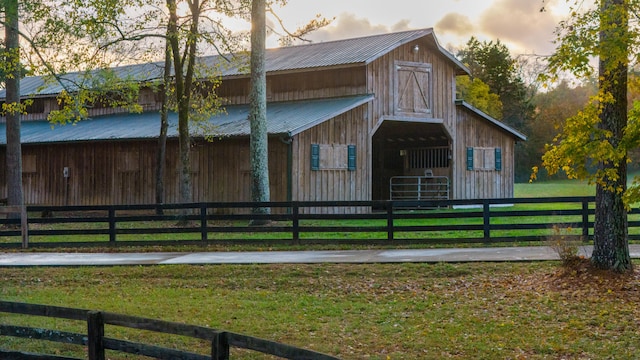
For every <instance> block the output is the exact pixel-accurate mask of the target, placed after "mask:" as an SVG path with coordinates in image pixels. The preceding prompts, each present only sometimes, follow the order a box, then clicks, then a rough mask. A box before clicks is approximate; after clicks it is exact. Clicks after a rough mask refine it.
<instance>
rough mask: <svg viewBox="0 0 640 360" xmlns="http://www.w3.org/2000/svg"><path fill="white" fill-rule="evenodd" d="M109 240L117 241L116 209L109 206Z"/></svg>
mask: <svg viewBox="0 0 640 360" xmlns="http://www.w3.org/2000/svg"><path fill="white" fill-rule="evenodd" d="M109 242H116V210H115V209H114V208H113V207H110V208H109Z"/></svg>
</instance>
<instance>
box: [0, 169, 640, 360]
mask: <svg viewBox="0 0 640 360" xmlns="http://www.w3.org/2000/svg"><path fill="white" fill-rule="evenodd" d="M591 188H592V187H591V186H588V185H586V184H582V185H581V186H578V184H577V183H575V182H571V183H568V182H558V183H555V184H554V183H535V184H518V185H517V186H516V195H517V196H519V197H535V196H573V195H590V194H591V193H589V192H588V191H589V189H591ZM585 191H587V193H585ZM521 221H522V220H521ZM135 249H136V250H140V249H139V248H135ZM150 250H154V251H159V250H167V249H165V248H162V249H150ZM636 266H638V263H636ZM0 282H1V283H2V287H1V288H0V299H2V300H7V301H20V302H30V303H38V304H47V305H56V306H64V307H76V308H85V309H100V310H106V311H112V312H118V313H124V314H129V315H136V316H143V317H149V318H155V319H163V320H168V321H177V322H184V323H189V324H194V325H201V326H208V327H212V328H218V329H224V330H228V331H234V332H239V333H243V334H247V335H251V336H257V337H261V338H265V339H269V340H274V341H278V342H283V343H287V344H291V345H295V346H299V347H304V348H308V349H312V350H316V351H320V352H324V353H328V354H331V355H335V356H338V357H341V358H343V359H383V360H384V359H446V358H454V359H634V358H637V353H638V351H639V349H638V344H640V333H639V332H638V326H640V307H638V306H637V304H638V303H640V272H638V271H636V272H635V273H634V274H630V275H627V276H624V277H617V276H612V275H611V274H607V273H601V272H597V271H594V270H590V269H588V268H586V267H584V266H577V267H575V268H573V269H564V268H562V267H561V266H560V265H559V263H557V262H524V263H469V264H363V265H344V264H321V265H206V266H187V265H162V266H132V267H97V266H96V267H30V268H0ZM0 323H3V324H4V323H10V324H29V325H36V326H40V327H45V328H55V329H58V330H67V331H78V332H84V331H85V330H84V328H85V327H86V324H84V323H75V322H71V321H64V320H51V319H45V318H33V317H23V316H14V315H9V314H4V313H0ZM106 335H107V336H110V337H118V338H127V339H129V340H131V341H144V342H151V343H157V344H162V345H163V346H168V347H176V348H179V349H188V350H190V351H194V352H199V353H203V354H206V353H207V352H208V344H203V343H198V342H191V341H190V340H185V339H182V338H176V337H166V336H160V335H157V334H154V333H149V332H140V333H139V332H132V331H128V330H124V329H122V328H117V327H108V328H107V334H106ZM140 337H142V338H140ZM0 347H1V348H3V349H20V350H23V351H33V352H46V353H55V354H58V355H71V356H79V357H82V356H83V355H82V354H83V349H78V348H77V347H75V346H70V345H60V344H57V343H46V342H39V341H29V340H18V339H13V338H7V337H0ZM231 355H232V359H266V357H261V356H259V355H256V354H253V353H247V352H242V351H237V350H236V351H233V350H232V354H231ZM108 358H109V359H113V360H120V359H132V358H133V357H126V356H124V355H121V354H115V353H109V354H108Z"/></svg>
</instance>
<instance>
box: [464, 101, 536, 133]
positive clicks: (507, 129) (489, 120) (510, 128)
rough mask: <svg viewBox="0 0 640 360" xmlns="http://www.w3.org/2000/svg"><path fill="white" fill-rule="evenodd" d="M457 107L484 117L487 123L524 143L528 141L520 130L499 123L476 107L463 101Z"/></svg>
mask: <svg viewBox="0 0 640 360" xmlns="http://www.w3.org/2000/svg"><path fill="white" fill-rule="evenodd" d="M456 105H458V106H462V107H463V108H465V109H468V110H469V111H471V112H473V113H475V114H477V115H479V116H480V117H482V118H483V119H485V120H486V121H488V122H489V123H490V124H492V125H494V126H497V127H499V128H501V129H502V130H504V131H506V132H508V133H510V134H511V135H513V136H514V137H515V138H517V139H519V140H522V141H526V140H527V136H526V135H524V134H523V133H521V132H519V131H518V130H516V129H514V128H512V127H511V126H509V125H507V124H505V123H503V122H501V121H498V120H496V119H494V118H493V117H491V116H489V115H487V114H486V113H484V112H483V111H482V110H479V109H477V108H476V107H474V106H473V105H471V104H469V103H468V102H466V101H463V100H456Z"/></svg>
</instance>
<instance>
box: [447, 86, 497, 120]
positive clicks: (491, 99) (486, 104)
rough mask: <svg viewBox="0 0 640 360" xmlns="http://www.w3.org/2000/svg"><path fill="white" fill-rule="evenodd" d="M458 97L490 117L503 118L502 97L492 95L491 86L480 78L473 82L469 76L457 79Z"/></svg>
mask: <svg viewBox="0 0 640 360" xmlns="http://www.w3.org/2000/svg"><path fill="white" fill-rule="evenodd" d="M456 91H457V92H458V94H457V97H458V98H460V99H463V100H464V101H466V102H468V103H469V104H471V105H473V106H475V107H476V108H477V109H479V110H482V111H483V112H485V113H486V114H488V115H489V116H491V117H493V118H496V119H501V118H502V101H500V96H498V95H497V94H494V93H491V90H490V89H489V85H487V84H485V83H484V82H483V81H482V80H480V79H479V78H474V79H473V80H471V78H470V77H469V76H458V77H456Z"/></svg>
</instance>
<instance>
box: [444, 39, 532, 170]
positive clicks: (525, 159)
mask: <svg viewBox="0 0 640 360" xmlns="http://www.w3.org/2000/svg"><path fill="white" fill-rule="evenodd" d="M457 56H458V57H459V58H460V59H461V61H462V62H463V63H464V64H465V65H467V66H468V67H469V69H470V70H471V77H472V79H473V80H472V81H473V82H475V81H476V79H479V80H481V81H482V83H484V84H486V85H488V86H489V94H498V95H499V100H500V102H501V106H500V107H501V108H502V109H501V111H500V112H498V111H497V104H496V103H495V101H494V100H493V99H492V98H491V97H493V96H494V95H489V97H487V98H486V99H487V102H486V103H487V106H488V107H490V108H491V110H490V111H491V113H493V114H498V113H501V116H500V117H498V118H497V119H498V120H501V121H502V122H504V123H505V124H507V125H509V126H512V127H514V128H515V129H517V130H518V131H521V132H523V133H524V134H528V133H529V132H530V128H531V127H535V124H534V122H533V119H534V107H533V104H532V102H531V99H532V96H533V93H534V92H533V88H532V87H530V86H528V85H527V84H525V82H524V81H523V80H522V76H521V68H520V67H521V63H520V62H519V61H518V60H517V59H514V58H513V57H512V56H511V54H510V52H509V49H508V48H507V47H506V46H505V45H504V44H503V43H502V42H500V40H497V41H495V42H494V41H483V42H480V41H479V40H478V39H476V38H475V37H472V38H471V39H470V40H469V41H468V42H467V44H466V46H465V48H463V49H462V50H460V51H459V52H458V53H457ZM474 86H475V85H474ZM478 89H479V88H478ZM478 95H480V94H478ZM479 97H480V98H483V97H484V96H479ZM477 100H480V99H477ZM480 102H482V100H481V101H480ZM527 147H528V144H527V143H524V144H521V143H519V144H518V145H517V146H516V158H517V159H518V161H517V162H516V164H515V177H516V181H526V179H528V178H529V174H530V169H531V166H532V164H534V163H535V161H537V159H531V156H530V154H531V153H532V152H531V151H529V150H528V148H527Z"/></svg>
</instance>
